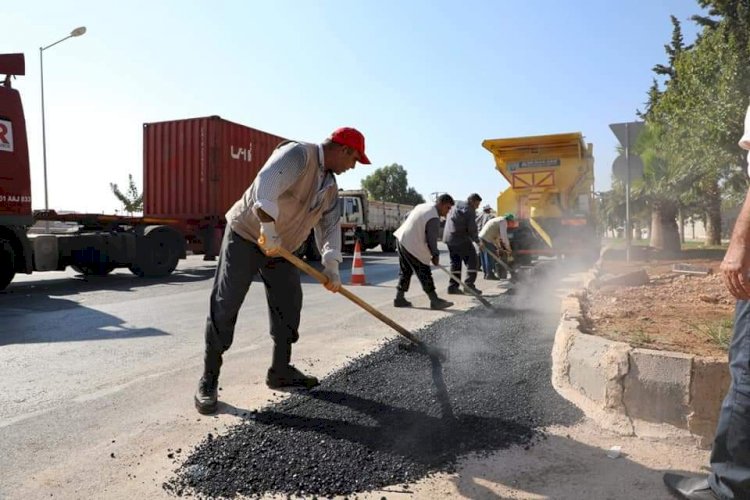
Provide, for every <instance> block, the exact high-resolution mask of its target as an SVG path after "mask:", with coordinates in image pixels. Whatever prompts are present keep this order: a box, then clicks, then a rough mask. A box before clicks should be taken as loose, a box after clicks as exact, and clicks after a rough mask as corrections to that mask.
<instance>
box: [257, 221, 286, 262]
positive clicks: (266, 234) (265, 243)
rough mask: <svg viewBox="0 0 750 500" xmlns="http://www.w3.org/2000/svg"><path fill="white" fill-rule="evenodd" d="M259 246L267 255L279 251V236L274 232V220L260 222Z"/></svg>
mask: <svg viewBox="0 0 750 500" xmlns="http://www.w3.org/2000/svg"><path fill="white" fill-rule="evenodd" d="M259 243H260V246H261V248H262V249H263V251H264V252H265V253H266V255H268V256H269V257H271V256H274V255H277V254H278V253H279V247H281V238H280V237H279V235H278V234H276V223H275V222H261V223H260V240H259Z"/></svg>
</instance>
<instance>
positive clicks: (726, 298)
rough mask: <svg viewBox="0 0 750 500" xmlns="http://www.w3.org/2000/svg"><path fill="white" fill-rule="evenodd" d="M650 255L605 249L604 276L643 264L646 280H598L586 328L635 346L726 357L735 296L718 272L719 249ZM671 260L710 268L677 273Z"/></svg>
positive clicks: (586, 305)
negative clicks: (707, 271) (612, 282)
mask: <svg viewBox="0 0 750 500" xmlns="http://www.w3.org/2000/svg"><path fill="white" fill-rule="evenodd" d="M653 257H654V256H649V257H646V256H643V255H639V256H636V259H633V258H632V256H631V262H629V263H628V262H626V261H625V259H624V258H623V256H622V255H616V256H614V257H611V258H607V256H606V255H605V258H604V260H603V261H602V266H601V269H602V271H603V275H602V276H603V277H604V278H605V279H606V277H607V276H610V277H611V276H618V275H622V274H624V273H628V272H633V271H638V270H640V269H644V270H645V271H646V273H647V274H648V277H649V281H648V283H646V284H643V285H640V286H618V285H608V286H603V287H601V288H599V289H598V290H595V291H593V292H590V293H589V294H587V297H586V298H585V299H584V302H583V304H584V313H585V315H586V318H587V320H588V321H587V323H588V324H587V325H586V328H587V329H588V330H589V331H590V333H593V334H596V335H599V336H602V337H606V338H608V339H612V340H617V341H621V342H628V343H629V344H631V345H633V346H636V347H643V348H648V349H656V350H669V351H677V352H684V353H687V354H695V355H700V356H717V357H726V349H727V346H728V343H729V340H730V339H731V335H732V322H733V318H732V315H733V311H734V303H735V300H734V298H733V297H732V296H731V295H730V293H729V292H728V291H727V289H726V288H725V286H724V284H723V282H722V280H721V276H720V275H719V273H718V271H719V265H720V264H721V259H722V257H723V254H722V252H703V253H701V254H698V253H696V252H690V251H686V252H683V253H682V254H681V255H677V256H671V258H653ZM695 257H699V258H695ZM700 257H702V258H700ZM675 264H689V265H691V266H705V267H707V268H708V269H710V270H711V271H712V272H711V274H708V275H701V274H680V273H677V272H675V271H674V270H673V268H674V266H675Z"/></svg>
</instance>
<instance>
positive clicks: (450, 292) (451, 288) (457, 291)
mask: <svg viewBox="0 0 750 500" xmlns="http://www.w3.org/2000/svg"><path fill="white" fill-rule="evenodd" d="M463 294H464V292H463V291H462V290H461V289H460V288H458V287H457V286H455V287H454V286H449V287H448V295H463Z"/></svg>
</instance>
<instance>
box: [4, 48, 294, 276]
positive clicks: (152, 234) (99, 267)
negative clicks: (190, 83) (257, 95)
mask: <svg viewBox="0 0 750 500" xmlns="http://www.w3.org/2000/svg"><path fill="white" fill-rule="evenodd" d="M3 74H4V75H6V76H5V79H4V81H3V83H2V84H1V85H0V172H2V174H0V290H2V289H4V288H5V287H7V285H8V284H9V283H10V282H11V281H12V280H13V278H14V276H15V275H16V273H27V274H30V273H32V272H34V271H53V270H64V269H65V268H66V267H67V266H71V267H73V268H74V269H75V270H76V271H78V272H80V273H82V274H87V275H100V276H103V275H106V274H109V273H110V272H112V271H113V270H114V269H117V268H128V269H130V271H131V272H133V273H134V274H136V275H137V276H141V277H163V276H167V275H169V274H171V273H172V272H173V271H174V269H175V268H176V267H177V264H178V262H179V259H181V258H185V256H186V254H187V250H188V249H190V250H192V251H193V252H196V253H203V254H205V255H206V256H207V258H209V259H210V258H212V257H213V256H214V255H215V254H216V253H217V251H218V248H219V244H220V239H221V235H222V233H223V229H224V225H225V222H224V213H225V212H226V211H227V210H228V209H229V207H230V206H231V204H232V203H234V201H235V200H237V199H238V198H239V197H240V196H241V195H242V193H243V192H244V190H245V189H246V188H247V186H249V185H250V183H251V182H252V180H253V179H254V178H255V176H256V174H257V173H258V170H260V168H261V167H262V166H263V164H264V163H265V161H266V159H267V158H268V157H269V156H270V154H271V152H272V151H273V149H274V148H275V147H276V145H278V144H279V143H280V142H281V141H283V140H284V138H282V137H279V136H276V135H273V134H268V133H266V132H262V131H259V130H255V129H251V128H249V127H245V126H243V125H239V124H236V123H232V122H229V121H227V120H223V119H221V118H220V117H218V116H210V117H205V118H193V119H187V120H174V121H169V122H157V123H146V124H144V126H143V177H144V213H143V216H142V217H125V216H119V215H102V214H78V213H67V214H63V213H56V212H55V211H54V210H45V211H33V212H32V209H31V173H30V165H29V154H28V153H29V152H28V143H27V137H26V121H25V116H24V111H23V104H22V100H21V96H20V94H19V92H18V91H17V90H16V89H13V88H12V86H11V78H12V77H13V76H20V75H24V74H25V60H24V55H23V54H0V75H3ZM40 221H46V222H45V223H46V224H49V223H53V224H59V223H60V222H63V223H67V225H68V227H69V228H70V230H68V231H66V232H64V233H49V232H43V233H39V232H35V231H31V228H32V227H34V226H35V225H37V226H38V223H39V222H40Z"/></svg>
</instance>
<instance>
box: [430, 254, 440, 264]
mask: <svg viewBox="0 0 750 500" xmlns="http://www.w3.org/2000/svg"><path fill="white" fill-rule="evenodd" d="M432 265H433V266H439V265H440V256H439V255H435V256H434V257H432Z"/></svg>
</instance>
